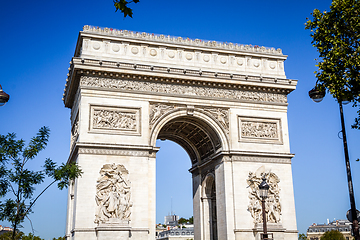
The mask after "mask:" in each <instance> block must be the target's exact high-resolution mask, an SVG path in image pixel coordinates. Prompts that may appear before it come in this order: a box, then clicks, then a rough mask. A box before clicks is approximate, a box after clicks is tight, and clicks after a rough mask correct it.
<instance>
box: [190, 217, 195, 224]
mask: <svg viewBox="0 0 360 240" xmlns="http://www.w3.org/2000/svg"><path fill="white" fill-rule="evenodd" d="M189 223H190V224H194V217H193V216H191V218H189Z"/></svg>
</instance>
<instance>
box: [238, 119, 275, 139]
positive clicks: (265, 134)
mask: <svg viewBox="0 0 360 240" xmlns="http://www.w3.org/2000/svg"><path fill="white" fill-rule="evenodd" d="M241 136H242V137H254V138H278V131H277V124H276V123H275V122H255V121H253V122H251V121H241Z"/></svg>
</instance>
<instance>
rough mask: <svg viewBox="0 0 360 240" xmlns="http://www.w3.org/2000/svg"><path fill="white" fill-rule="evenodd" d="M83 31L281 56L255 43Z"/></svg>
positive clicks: (106, 30)
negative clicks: (246, 43) (245, 43)
mask: <svg viewBox="0 0 360 240" xmlns="http://www.w3.org/2000/svg"><path fill="white" fill-rule="evenodd" d="M83 32H89V33H95V34H101V35H107V36H118V37H123V38H128V39H139V40H146V41H155V42H161V43H172V44H180V45H184V46H196V47H207V48H215V49H225V50H232V51H241V52H251V53H267V54H273V55H280V56H283V54H282V51H281V49H280V48H278V49H275V48H269V47H263V46H257V45H251V44H249V45H243V44H238V43H235V44H234V43H225V42H218V41H208V40H201V39H190V38H183V37H175V36H170V35H163V34H154V33H145V32H142V33H140V32H133V31H128V30H118V29H113V28H107V27H106V28H101V27H95V26H89V25H85V26H84V27H83Z"/></svg>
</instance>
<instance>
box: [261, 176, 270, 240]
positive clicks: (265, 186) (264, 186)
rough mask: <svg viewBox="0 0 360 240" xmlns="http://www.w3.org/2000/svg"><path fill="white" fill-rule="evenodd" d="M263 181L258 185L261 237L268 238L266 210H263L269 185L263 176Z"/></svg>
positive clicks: (265, 239) (266, 239)
mask: <svg viewBox="0 0 360 240" xmlns="http://www.w3.org/2000/svg"><path fill="white" fill-rule="evenodd" d="M262 180H263V181H262V182H261V183H260V185H259V195H260V197H261V206H262V217H263V229H264V234H263V239H264V240H268V239H269V237H268V233H267V228H266V212H265V199H266V198H267V197H268V191H269V185H268V184H267V182H266V178H265V177H263V179H262Z"/></svg>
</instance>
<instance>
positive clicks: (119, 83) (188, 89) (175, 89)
mask: <svg viewBox="0 0 360 240" xmlns="http://www.w3.org/2000/svg"><path fill="white" fill-rule="evenodd" d="M80 85H81V87H98V88H106V89H116V90H132V91H143V92H151V93H164V94H176V95H183V96H184V95H185V96H198V97H207V98H223V99H234V100H244V101H253V102H271V103H286V102H287V96H286V93H272V92H261V91H251V90H249V91H246V90H237V89H225V88H221V87H218V88H214V87H206V86H189V85H187V86H184V85H178V84H170V83H157V82H146V81H133V80H126V79H113V78H103V77H91V76H82V77H81V79H80Z"/></svg>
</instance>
